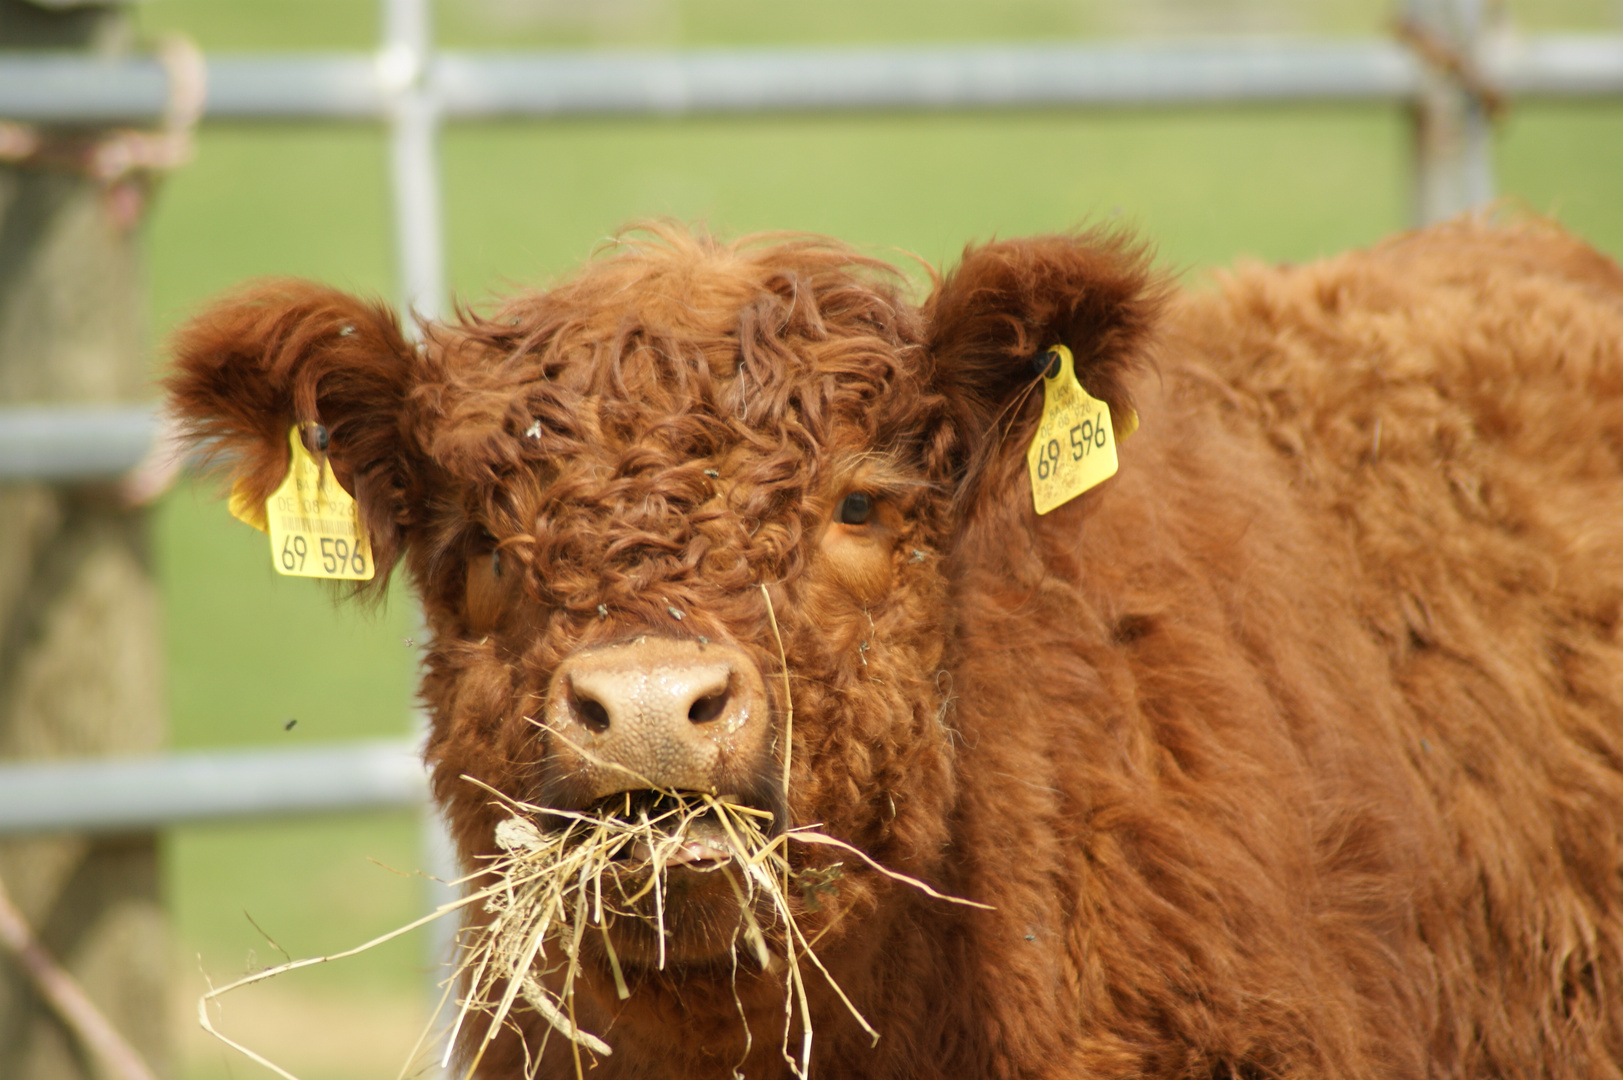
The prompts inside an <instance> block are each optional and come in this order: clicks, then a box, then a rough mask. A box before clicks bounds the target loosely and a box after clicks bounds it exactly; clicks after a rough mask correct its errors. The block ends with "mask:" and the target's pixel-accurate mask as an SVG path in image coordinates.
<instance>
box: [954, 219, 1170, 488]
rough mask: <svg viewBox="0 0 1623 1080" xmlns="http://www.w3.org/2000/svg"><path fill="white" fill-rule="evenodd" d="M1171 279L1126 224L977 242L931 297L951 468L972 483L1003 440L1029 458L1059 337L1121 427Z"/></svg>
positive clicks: (1085, 382) (960, 479)
mask: <svg viewBox="0 0 1623 1080" xmlns="http://www.w3.org/2000/svg"><path fill="white" fill-rule="evenodd" d="M1168 294H1169V285H1168V282H1167V281H1166V280H1165V279H1164V278H1163V277H1161V276H1159V275H1158V274H1157V273H1156V272H1155V271H1154V270H1153V269H1152V268H1151V265H1150V256H1149V253H1148V251H1147V250H1146V249H1145V247H1144V246H1143V245H1141V244H1138V243H1136V242H1134V241H1133V240H1132V238H1131V237H1129V236H1128V235H1126V234H1125V233H1123V232H1120V231H1113V230H1107V229H1095V230H1092V231H1089V232H1083V233H1076V234H1068V235H1058V236H1038V237H1032V238H1030V239H1025V240H1005V241H999V242H996V243H990V244H986V245H984V246H982V247H970V248H966V249H965V251H964V257H963V260H962V261H961V262H960V263H959V264H958V266H957V268H956V269H954V270H953V271H952V272H951V273H949V274H948V275H947V276H946V277H945V278H943V279H942V280H941V282H940V283H939V285H938V286H937V287H936V289H935V292H934V293H933V294H932V295H931V296H930V298H929V300H927V301H926V302H925V306H924V312H923V313H924V315H925V318H926V320H927V322H928V327H929V330H928V334H929V337H928V341H929V352H930V356H931V359H932V361H933V368H934V370H933V373H932V379H933V382H934V384H935V388H936V389H937V390H938V391H939V392H940V393H941V394H942V395H943V396H944V397H945V398H946V400H947V403H948V410H949V414H950V417H951V419H950V421H949V423H950V425H951V427H952V429H953V430H952V435H951V438H950V440H949V441H950V444H951V445H952V446H953V448H954V452H953V453H952V454H951V455H950V468H951V470H952V472H953V473H954V474H955V475H954V476H953V477H952V479H953V480H955V481H956V482H957V483H958V484H960V485H963V487H961V488H960V490H961V491H964V493H965V494H969V490H968V489H971V488H973V487H975V486H976V483H975V482H976V480H977V478H978V477H979V476H980V474H981V473H982V472H983V471H984V470H985V468H986V466H987V465H988V464H989V461H990V459H991V458H992V457H993V456H995V455H997V454H998V453H999V452H1000V451H1017V453H1013V454H1010V455H1006V456H1011V459H1012V458H1018V459H1019V460H1021V461H1023V460H1024V458H1025V443H1026V442H1028V441H1029V440H1030V437H1031V434H1032V431H1033V429H1034V427H1035V425H1036V423H1037V420H1038V419H1039V418H1040V417H1041V415H1042V406H1043V392H1042V388H1041V386H1040V385H1039V384H1040V383H1041V372H1040V371H1039V370H1038V366H1034V365H1035V363H1036V358H1037V356H1038V355H1039V354H1040V353H1043V352H1045V351H1046V350H1047V349H1048V348H1049V347H1051V346H1053V345H1065V346H1067V347H1068V348H1069V349H1070V350H1071V353H1072V355H1073V356H1074V357H1075V363H1076V374H1077V377H1078V378H1079V379H1080V380H1081V382H1082V385H1083V387H1084V388H1085V389H1086V390H1087V391H1088V393H1089V394H1091V395H1092V396H1093V397H1095V398H1097V399H1099V400H1101V401H1103V402H1105V403H1106V404H1108V405H1109V406H1110V411H1111V415H1112V416H1113V417H1115V418H1117V424H1118V426H1120V424H1121V420H1122V418H1124V417H1126V416H1127V415H1129V412H1128V410H1130V409H1131V408H1132V400H1131V395H1130V393H1129V389H1128V388H1129V379H1130V376H1131V375H1132V373H1133V372H1134V371H1135V370H1137V369H1139V368H1141V367H1143V366H1145V365H1146V364H1147V363H1148V362H1149V350H1150V346H1151V339H1152V337H1153V334H1154V329H1155V325H1156V321H1157V318H1158V317H1159V314H1160V312H1161V309H1162V307H1163V306H1164V304H1165V301H1166V298H1167V296H1168Z"/></svg>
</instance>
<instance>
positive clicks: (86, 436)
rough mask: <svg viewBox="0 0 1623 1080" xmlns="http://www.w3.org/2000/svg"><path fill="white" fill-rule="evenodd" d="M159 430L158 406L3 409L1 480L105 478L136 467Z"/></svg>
mask: <svg viewBox="0 0 1623 1080" xmlns="http://www.w3.org/2000/svg"><path fill="white" fill-rule="evenodd" d="M157 432H158V416H157V407H156V406H152V405H129V406H117V405H108V406H94V405H91V406H46V405H40V406H27V407H23V408H10V409H0V480H50V481H58V482H62V481H73V480H105V479H111V478H113V477H116V476H120V475H122V474H124V473H126V472H128V471H129V470H130V469H132V468H134V467H135V466H136V465H137V464H138V463H139V462H140V461H141V459H142V458H144V457H145V456H146V454H147V451H148V450H149V449H150V448H151V446H152V440H153V438H154V436H156V434H157Z"/></svg>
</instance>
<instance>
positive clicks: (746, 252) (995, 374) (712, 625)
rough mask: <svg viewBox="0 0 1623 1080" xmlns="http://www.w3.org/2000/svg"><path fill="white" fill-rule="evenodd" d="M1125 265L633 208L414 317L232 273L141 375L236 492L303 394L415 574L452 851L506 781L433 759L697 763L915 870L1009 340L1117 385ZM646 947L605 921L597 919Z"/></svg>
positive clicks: (569, 766)
mask: <svg viewBox="0 0 1623 1080" xmlns="http://www.w3.org/2000/svg"><path fill="white" fill-rule="evenodd" d="M1157 296H1158V292H1157V289H1156V287H1155V286H1154V285H1153V284H1152V282H1151V279H1150V277H1149V274H1148V272H1147V270H1146V266H1145V259H1144V258H1143V256H1142V254H1141V253H1140V252H1139V251H1138V250H1137V249H1135V248H1133V247H1132V246H1130V245H1129V244H1128V243H1126V242H1125V241H1124V240H1122V239H1121V238H1119V237H1114V236H1111V235H1106V234H1102V233H1093V234H1086V235H1080V236H1063V237H1048V238H1041V239H1034V240H1028V241H1016V242H1004V243H996V244H991V245H988V246H985V247H980V248H976V249H971V250H969V251H967V252H966V253H965V255H964V258H963V260H962V263H961V265H960V266H959V267H958V268H957V269H956V270H955V271H954V272H952V273H951V274H949V275H948V276H947V277H946V278H945V279H943V280H940V281H938V283H937V285H936V288H935V290H934V292H933V295H931V296H930V297H929V298H928V300H927V301H926V302H925V303H924V304H923V305H922V306H914V305H912V304H910V303H909V302H908V301H907V300H906V299H905V297H904V294H903V283H902V282H901V281H900V279H899V278H898V276H897V275H896V273H895V272H894V271H893V270H891V269H890V268H889V267H887V266H885V265H884V264H882V263H879V262H876V261H873V260H871V259H867V258H864V257H861V256H859V255H857V254H855V253H853V252H852V251H850V250H848V249H846V248H843V247H841V246H838V245H836V244H833V243H831V242H828V241H824V240H818V239H808V238H789V239H783V238H777V239H771V240H757V241H746V242H742V243H739V244H735V245H723V244H719V243H717V242H714V241H712V240H710V239H708V238H704V237H695V236H691V235H689V234H687V233H685V232H682V231H680V230H676V229H671V228H665V227H656V228H653V229H650V230H648V231H647V232H645V233H642V234H639V235H638V236H636V237H634V238H633V239H630V240H627V241H624V242H622V243H621V244H620V245H618V246H617V247H615V248H613V249H611V250H610V251H609V252H608V253H607V254H606V255H605V256H604V257H602V258H600V259H598V260H596V261H594V262H593V263H591V264H590V265H588V266H587V268H586V269H585V270H583V271H582V272H580V273H579V274H578V275H576V276H575V277H573V278H572V279H569V280H566V281H565V282H563V283H562V284H559V285H557V286H555V287H553V288H551V289H548V290H546V291H542V292H535V293H529V294H525V295H522V296H519V297H517V298H515V299H512V300H509V301H508V302H506V303H504V304H502V305H500V306H499V307H496V308H495V309H494V310H492V311H490V313H489V314H485V315H478V314H473V313H464V314H462V315H461V317H460V318H459V319H458V320H457V321H455V322H453V323H447V324H433V325H429V326H427V327H425V340H424V342H423V344H422V346H421V347H416V346H414V345H412V344H410V343H408V342H407V341H406V340H405V339H404V338H403V337H402V336H401V334H400V332H399V331H398V330H397V328H396V322H395V318H394V316H393V314H392V313H391V312H390V311H388V310H387V309H386V308H385V307H383V306H381V305H378V304H370V303H366V302H363V301H361V300H357V299H354V298H352V297H350V296H347V295H344V294H342V293H339V292H337V291H334V290H331V289H328V288H323V287H320V286H316V285H311V284H307V283H301V282H294V281H278V282H269V283H262V284H258V285H255V286H253V287H251V288H249V289H247V290H245V291H243V292H241V293H239V294H237V295H235V296H233V297H230V298H228V299H226V300H224V301H222V302H220V303H219V304H218V305H217V306H216V307H214V308H213V309H212V310H210V311H208V312H207V313H205V314H204V315H202V316H201V317H200V318H198V319H197V320H196V321H194V322H193V323H192V324H191V325H189V326H188V327H186V328H185V329H184V330H183V331H182V332H181V333H180V334H179V336H178V338H177V340H176V343H175V355H176V362H177V371H176V373H175V374H174V375H173V376H172V378H171V379H170V382H169V388H170V391H171V393H172V396H173V400H174V403H175V407H176V408H177V410H178V411H179V412H180V413H181V414H182V415H183V416H184V417H186V418H188V420H189V421H190V422H191V424H192V425H193V429H194V431H195V434H196V436H197V437H198V438H199V439H200V440H206V441H207V442H208V443H209V444H210V445H211V446H212V447H213V450H214V452H215V453H216V454H217V455H219V456H220V457H221V459H222V460H223V461H225V462H227V463H228V464H229V467H230V468H231V470H232V472H233V474H234V476H235V478H236V480H237V481H238V483H239V485H241V486H242V487H244V488H245V489H246V490H247V491H248V493H249V494H250V496H251V497H253V498H263V497H264V496H265V495H266V494H267V493H269V492H270V491H271V490H272V489H273V488H274V487H275V486H276V485H277V483H278V482H279V481H280V479H281V477H282V476H283V474H284V471H285V470H286V468H287V453H288V450H287V432H288V430H289V429H290V427H292V426H294V425H304V426H305V427H306V428H307V429H310V430H314V428H315V427H316V426H317V425H319V426H320V427H321V428H322V429H324V431H325V438H324V439H323V442H324V444H325V452H326V454H327V455H328V456H329V458H330V461H331V463H332V467H333V470H334V473H335V475H336V477H337V478H338V480H339V481H340V483H342V484H343V486H344V487H345V488H347V489H348V490H349V491H350V492H352V493H353V495H354V496H355V498H356V500H357V501H358V503H359V506H360V510H361V514H362V517H363V520H364V522H365V525H366V527H367V529H368V530H369V533H370V537H371V543H372V548H373V552H374V557H375V559H376V561H377V564H378V566H379V567H380V570H381V571H383V572H380V574H379V575H378V577H377V578H376V579H375V580H374V581H373V582H372V583H371V585H370V586H365V587H369V588H376V587H378V585H380V584H381V582H382V581H383V580H384V578H385V576H386V572H387V571H388V569H389V568H390V567H392V566H393V565H394V564H395V563H397V562H399V561H403V562H404V564H405V566H406V569H407V572H408V573H409V576H410V579H411V582H412V584H413V586H414V587H415V588H416V590H417V591H418V593H419V595H420V596H421V598H422V602H423V607H424V611H425V613H426V617H427V620H428V624H429V627H430V629H431V631H432V634H431V638H430V644H429V646H428V651H427V662H426V666H427V671H426V674H425V677H424V680H423V686H422V694H423V697H424V699H425V701H426V703H427V705H428V706H429V709H430V712H431V714H432V717H433V731H432V735H431V737H430V740H429V743H428V750H427V752H428V757H429V760H430V761H431V763H432V764H433V766H434V790H435V794H436V796H437V797H438V799H439V800H440V802H441V804H442V806H443V807H444V809H445V811H446V813H447V816H448V819H449V821H450V823H451V825H452V828H453V831H454V834H455V837H456V840H457V843H458V845H459V847H460V851H461V855H462V857H463V859H464V860H465V861H467V863H468V864H469V865H470V866H476V865H478V863H477V860H478V859H479V858H480V857H481V856H484V855H488V854H491V853H492V852H493V851H494V850H495V846H494V840H493V830H494V828H495V826H496V824H497V823H498V821H499V819H500V818H501V817H502V816H504V812H503V811H502V810H501V809H500V808H499V807H498V806H496V805H495V802H494V800H493V799H492V797H491V796H490V794H489V792H488V791H486V790H485V789H484V788H482V787H480V786H478V785H476V784H474V783H472V782H470V781H469V780H468V779H465V777H472V778H476V779H477V780H478V781H480V782H482V783H483V784H487V785H489V786H490V787H492V788H495V789H496V790H498V791H500V792H503V793H506V794H508V795H510V796H512V797H514V798H518V799H523V800H526V801H529V802H533V803H538V804H542V805H546V806H552V807H558V808H566V809H586V808H592V807H597V806H601V805H603V804H604V803H605V801H611V802H612V801H613V800H622V801H623V802H625V803H626V804H627V805H629V803H630V801H634V800H636V799H642V798H647V797H653V796H651V795H649V794H648V793H649V792H651V791H652V790H654V789H656V788H657V789H676V790H699V791H708V792H712V793H721V794H727V795H730V796H732V797H733V798H734V799H735V800H737V801H739V802H742V803H744V804H746V805H751V806H754V807H758V808H760V809H762V810H765V811H769V812H770V813H772V814H773V815H774V816H775V820H776V823H777V827H779V828H782V827H784V826H785V825H788V824H795V825H802V824H809V823H817V824H818V825H819V826H820V828H821V829H822V830H823V831H824V832H826V833H828V834H831V835H833V836H836V837H838V838H840V839H842V840H844V841H847V842H848V843H850V844H852V845H855V846H856V847H858V848H860V849H862V850H863V851H864V852H866V853H867V854H868V855H869V856H871V857H872V858H873V859H875V860H877V861H878V862H880V863H883V864H885V865H888V866H890V867H893V868H895V869H897V870H900V871H903V872H906V873H910V874H913V875H916V876H919V877H922V878H929V877H930V876H931V873H932V869H933V868H934V867H935V866H936V864H937V861H938V860H939V858H940V857H941V855H942V853H943V851H944V850H945V849H946V848H947V845H948V844H949V842H950V828H951V826H950V822H951V819H952V812H953V805H954V799H955V785H954V755H955V754H963V753H973V752H974V748H973V747H967V748H966V747H964V746H960V745H957V744H956V742H955V736H954V729H953V712H952V690H953V688H952V682H951V677H950V674H949V668H950V649H951V642H952V637H953V626H954V610H953V582H954V580H956V579H957V577H958V575H960V574H962V573H967V572H970V571H971V570H972V569H973V568H970V567H966V566H964V565H963V561H964V559H965V558H966V556H965V554H964V552H965V550H966V545H968V541H967V540H966V539H965V537H966V536H968V535H969V534H971V533H974V532H976V531H977V530H978V531H979V533H980V534H981V535H982V536H983V537H984V536H991V537H993V541H992V542H991V543H982V544H980V545H978V548H977V550H989V549H995V548H998V547H1008V546H1011V545H1012V546H1016V547H1019V546H1026V547H1029V546H1030V545H1031V544H1032V539H1031V537H1032V534H1033V532H1034V530H1035V529H1036V528H1037V524H1036V522H1037V519H1036V517H1035V515H1034V513H1033V511H1032V507H1031V496H1030V488H1029V486H1028V484H1027V482H1026V480H1025V478H1024V475H1023V471H1024V455H1025V449H1026V443H1027V442H1029V440H1030V437H1031V431H1032V428H1033V425H1034V423H1035V421H1036V417H1037V416H1038V414H1039V413H1040V412H1041V407H1042V393H1041V390H1040V387H1039V383H1040V378H1039V372H1038V371H1037V370H1035V369H1034V367H1033V363H1032V361H1033V358H1034V357H1035V356H1036V355H1037V354H1038V353H1039V352H1040V351H1042V350H1044V349H1045V348H1046V347H1047V346H1049V345H1052V344H1055V343H1063V344H1065V345H1068V346H1069V347H1070V348H1071V350H1072V351H1073V352H1074V354H1075V356H1076V367H1077V371H1078V373H1079V376H1080V378H1081V380H1082V382H1083V383H1084V385H1085V386H1086V387H1087V389H1088V390H1089V391H1090V392H1091V393H1092V394H1093V395H1094V396H1095V397H1097V398H1100V399H1103V400H1105V401H1106V402H1108V403H1109V404H1110V405H1111V406H1112V407H1113V408H1114V409H1116V410H1122V409H1124V408H1126V406H1127V394H1128V389H1127V386H1128V376H1129V374H1130V372H1131V370H1132V369H1133V368H1134V367H1135V366H1136V365H1138V364H1139V363H1140V361H1141V359H1142V354H1143V351H1144V349H1145V343H1146V339H1147V335H1148V331H1149V327H1150V325H1151V322H1152V321H1153V318H1154V315H1155V311H1156V308H1157V302H1158V301H1157ZM1039 366H1040V365H1039ZM1034 390H1035V391H1036V392H1035V393H1034V392H1033V391H1034ZM1082 502H1086V500H1085V499H1084V500H1082ZM1081 512H1084V511H1083V510H1082V509H1081V508H1080V507H1079V506H1078V507H1071V508H1067V510H1064V511H1061V512H1059V513H1057V514H1056V515H1053V516H1052V517H1051V518H1049V519H1044V520H1045V522H1058V525H1048V524H1045V525H1044V527H1050V528H1051V527H1065V524H1064V523H1065V521H1066V520H1069V521H1070V522H1071V526H1070V527H1072V528H1074V523H1075V519H1074V517H1070V516H1068V515H1071V514H1073V513H1081ZM791 709H792V714H793V723H792V737H791V735H790V727H789V717H790V712H791ZM1008 719H1009V723H1011V724H1018V723H1019V722H1020V718H1019V717H1017V716H1011V717H1009V718H1008ZM786 754H789V755H790V769H789V772H788V777H787V783H785V779H784V769H783V764H784V756H785V755H786ZM694 858H695V859H699V860H702V859H703V858H704V851H703V848H702V845H701V846H700V848H699V849H697V852H696V854H695V856H694ZM794 858H795V859H796V860H798V861H803V862H808V861H809V862H816V861H817V860H818V859H820V858H822V856H821V855H818V854H816V853H812V854H808V853H807V852H805V851H803V850H799V849H796V850H795V852H794ZM687 878H690V879H691V880H687V884H686V885H684V880H686V879H684V875H683V870H682V869H681V868H677V869H675V870H673V871H672V886H671V896H672V900H671V912H670V914H669V918H668V926H669V928H670V929H671V931H672V939H671V942H670V950H671V951H670V962H671V963H672V964H673V965H674V970H675V971H676V972H677V973H678V975H680V973H681V972H683V971H684V970H686V971H690V972H692V973H693V977H694V978H695V979H697V978H699V977H700V975H701V974H702V972H703V971H705V970H706V969H707V965H711V964H713V963H715V962H717V960H718V957H719V956H720V955H721V953H722V952H723V951H724V950H725V949H726V947H727V942H726V941H725V940H724V935H722V934H720V933H718V932H716V928H717V927H718V926H720V925H722V924H727V925H730V923H727V920H725V919H717V918H714V917H713V911H714V909H716V908H717V907H718V906H725V905H726V904H728V903H732V902H733V901H732V899H731V897H730V894H727V893H726V891H725V889H726V887H725V885H719V884H717V882H716V879H715V878H714V877H713V876H712V877H705V876H703V875H700V874H698V873H692V874H689V875H687ZM891 888H892V886H891V885H890V883H889V882H888V880H887V879H885V878H883V877H881V876H879V875H876V874H872V873H866V872H861V871H860V870H853V869H851V868H849V867H848V868H847V872H846V873H845V875H844V877H843V878H842V879H841V880H840V881H839V882H838V887H837V888H836V889H834V890H831V891H827V892H824V893H822V894H821V895H819V896H818V897H817V898H816V899H815V902H808V910H807V913H806V918H807V920H808V924H809V925H808V933H813V934H815V933H818V932H824V933H825V934H826V936H825V938H824V940H825V941H826V942H838V941H839V940H840V939H841V935H845V934H849V933H853V932H856V930H855V929H854V928H857V927H860V926H862V925H864V924H865V923H866V922H867V920H870V919H872V918H876V917H878V914H879V913H881V909H882V908H883V906H884V901H885V897H886V895H887V894H888V892H889V890H890V889H891ZM993 899H995V898H993ZM829 947H830V946H828V945H825V946H823V948H824V949H827V948H829ZM649 948H650V946H649V945H648V943H647V940H646V936H645V937H644V939H642V940H641V941H640V942H639V939H638V938H637V935H636V934H635V933H631V932H629V931H628V933H627V936H626V940H625V941H624V942H623V943H622V956H623V957H624V958H625V959H626V962H627V963H628V964H630V965H632V966H636V965H638V964H646V963H647V962H648V961H649V959H650V956H649V954H648V949H649ZM639 950H641V952H639ZM780 1015H781V1014H780Z"/></svg>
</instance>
